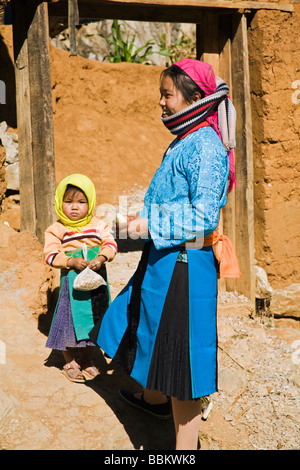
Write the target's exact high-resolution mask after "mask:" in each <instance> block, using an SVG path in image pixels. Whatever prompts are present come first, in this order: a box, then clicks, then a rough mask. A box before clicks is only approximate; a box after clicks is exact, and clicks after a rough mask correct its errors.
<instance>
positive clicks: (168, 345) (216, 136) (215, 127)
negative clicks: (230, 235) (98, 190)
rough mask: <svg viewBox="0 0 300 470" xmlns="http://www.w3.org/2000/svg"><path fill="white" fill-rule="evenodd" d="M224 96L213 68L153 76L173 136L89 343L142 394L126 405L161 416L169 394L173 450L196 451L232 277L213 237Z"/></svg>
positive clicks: (227, 248)
mask: <svg viewBox="0 0 300 470" xmlns="http://www.w3.org/2000/svg"><path fill="white" fill-rule="evenodd" d="M228 91H229V90H228V87H227V86H226V85H225V83H224V82H221V83H220V85H219V86H218V88H217V86H216V79H215V75H214V72H213V70H212V67H211V66H210V65H208V64H206V63H203V62H200V61H197V60H193V59H183V60H181V61H179V62H177V63H176V64H173V65H172V66H171V67H169V68H168V69H166V70H165V71H164V72H163V73H162V77H161V86H160V92H161V98H160V106H161V108H162V121H163V123H164V124H165V125H166V126H167V128H168V129H169V130H170V131H171V132H172V133H173V134H174V135H176V136H177V137H176V139H175V140H174V141H173V142H172V143H171V145H170V146H169V148H168V149H167V151H166V153H165V155H164V157H163V160H162V163H161V165H160V167H159V168H158V170H157V171H156V173H155V175H154V177H153V179H152V181H151V184H150V186H149V189H148V191H147V193H146V196H145V201H144V208H143V210H142V211H141V213H140V214H139V216H138V217H137V218H135V219H134V220H129V219H128V222H127V224H126V228H128V233H129V235H130V236H131V237H132V238H136V234H137V233H138V234H139V235H140V237H141V238H144V239H146V243H145V248H144V250H143V254H142V258H141V261H140V263H139V266H138V268H137V270H136V273H135V274H134V276H133V277H132V279H131V280H130V281H129V283H128V285H127V286H126V287H125V288H124V289H123V290H122V292H121V293H120V294H119V295H118V297H117V298H116V299H115V300H114V302H113V303H112V305H111V306H110V307H109V309H108V310H107V312H106V313H105V315H104V318H103V320H102V322H101V325H100V329H99V334H98V338H97V343H98V345H99V346H100V347H101V348H102V349H103V350H104V351H105V352H106V353H107V354H108V355H109V356H110V357H112V358H113V359H114V361H115V362H116V363H118V364H119V365H120V366H121V367H122V368H123V369H124V370H125V371H126V372H127V373H128V374H130V375H131V377H133V378H134V379H135V380H137V382H139V383H140V384H141V385H142V386H143V387H144V392H143V393H142V394H141V393H140V394H137V393H136V394H133V393H131V392H128V391H124V390H122V391H121V392H120V393H121V396H122V397H123V398H124V399H125V400H126V401H128V402H129V403H130V404H132V405H133V406H136V407H139V408H141V409H143V410H144V411H147V412H149V413H152V414H154V415H156V416H158V417H168V416H170V407H169V402H168V399H167V398H166V396H168V397H171V402H172V409H173V417H174V422H175V430H176V449H177V450H180V449H186V450H188V449H189V450H193V449H196V448H197V442H198V431H199V425H200V419H201V400H200V397H202V396H205V395H210V394H212V393H214V392H215V391H216V390H217V331H216V307H217V277H218V272H219V274H220V275H224V274H225V275H226V276H240V273H239V269H238V265H237V260H236V258H235V255H234V253H233V249H232V245H231V244H230V242H229V240H228V239H227V237H224V236H220V235H219V233H218V231H217V226H218V221H219V212H220V209H221V208H222V207H223V206H224V205H225V203H226V192H227V184H228V175H229V167H231V172H230V185H232V184H233V182H234V171H233V165H232V160H231V159H230V158H229V155H228V154H229V150H230V146H232V145H233V142H229V140H230V135H231V133H230V131H231V130H232V129H233V126H232V125H231V124H232V121H231V120H230V122H229V123H227V121H225V122H224V121H223V119H222V114H221V112H222V105H224V106H226V107H227V110H228V106H230V113H229V114H228V113H227V115H230V117H232V118H233V119H234V112H233V107H232V105H231V103H230V101H229V100H228V98H227V96H226V95H227V93H228ZM225 110H226V108H225ZM223 111H224V109H223ZM225 114H226V113H225ZM220 124H222V128H223V129H224V130H226V135H225V134H224V135H222V134H221V131H220ZM228 124H230V125H228ZM221 138H222V140H223V143H222V141H221ZM224 145H226V148H225V147H224ZM220 239H222V250H220V243H219V241H220Z"/></svg>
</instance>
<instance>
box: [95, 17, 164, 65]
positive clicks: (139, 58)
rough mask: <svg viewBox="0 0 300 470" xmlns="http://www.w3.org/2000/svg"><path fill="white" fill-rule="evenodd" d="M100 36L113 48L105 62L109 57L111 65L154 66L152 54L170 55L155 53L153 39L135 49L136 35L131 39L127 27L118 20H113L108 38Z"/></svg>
mask: <svg viewBox="0 0 300 470" xmlns="http://www.w3.org/2000/svg"><path fill="white" fill-rule="evenodd" d="M121 28H123V31H121ZM100 36H101V37H102V38H103V39H105V41H106V43H107V44H108V45H109V47H110V48H111V51H110V52H109V55H108V56H106V57H104V60H105V59H106V58H107V57H109V62H111V63H119V62H135V63H139V64H145V63H148V64H149V63H150V64H153V61H152V60H150V59H149V56H150V55H151V54H154V53H155V54H160V55H169V53H168V51H165V50H160V51H153V49H152V46H153V45H154V44H155V42H154V41H153V39H149V40H148V41H147V42H146V43H145V44H144V45H143V46H141V47H139V48H137V49H135V46H134V43H135V35H134V36H133V37H132V38H131V39H130V37H129V33H128V31H127V28H126V25H125V24H124V23H121V24H119V22H118V20H113V23H112V28H111V34H110V35H109V36H108V37H106V36H104V35H103V34H100Z"/></svg>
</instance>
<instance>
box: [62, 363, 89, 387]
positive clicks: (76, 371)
mask: <svg viewBox="0 0 300 470" xmlns="http://www.w3.org/2000/svg"><path fill="white" fill-rule="evenodd" d="M62 373H63V375H64V376H65V377H67V379H69V380H70V381H71V382H76V383H84V382H85V378H84V376H83V374H82V372H81V370H80V367H79V365H78V364H77V366H75V367H74V365H72V364H70V363H69V364H65V365H64V367H63V370H62Z"/></svg>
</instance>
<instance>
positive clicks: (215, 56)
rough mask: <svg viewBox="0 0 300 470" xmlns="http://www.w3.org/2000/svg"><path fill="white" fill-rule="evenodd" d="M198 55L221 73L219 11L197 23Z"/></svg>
mask: <svg viewBox="0 0 300 470" xmlns="http://www.w3.org/2000/svg"><path fill="white" fill-rule="evenodd" d="M196 34H197V57H198V58H199V60H202V61H203V62H207V63H208V64H211V65H212V67H213V69H214V72H215V75H216V76H219V74H220V36H219V34H220V30H219V13H218V12H214V11H204V12H202V15H201V23H200V24H199V25H197V29H196ZM219 230H220V232H221V233H223V212H222V211H221V212H220V220H219ZM218 290H219V291H221V292H222V291H225V290H226V280H225V279H219V281H218Z"/></svg>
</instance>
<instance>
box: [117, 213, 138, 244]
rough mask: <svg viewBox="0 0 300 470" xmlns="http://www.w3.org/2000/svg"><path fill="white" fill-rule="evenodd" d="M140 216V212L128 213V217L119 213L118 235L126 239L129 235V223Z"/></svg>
mask: <svg viewBox="0 0 300 470" xmlns="http://www.w3.org/2000/svg"><path fill="white" fill-rule="evenodd" d="M138 217H139V214H133V215H127V216H126V217H124V216H120V215H118V216H117V219H116V237H117V238H122V239H123V240H124V239H126V238H127V235H128V233H127V232H128V225H129V224H130V222H131V221H133V220H135V219H137V218H138Z"/></svg>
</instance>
